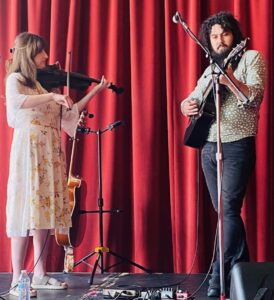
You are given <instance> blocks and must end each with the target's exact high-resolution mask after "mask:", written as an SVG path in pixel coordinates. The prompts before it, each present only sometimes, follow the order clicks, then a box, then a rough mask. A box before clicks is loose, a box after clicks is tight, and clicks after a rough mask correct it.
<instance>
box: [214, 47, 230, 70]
mask: <svg viewBox="0 0 274 300" xmlns="http://www.w3.org/2000/svg"><path fill="white" fill-rule="evenodd" d="M231 50H232V48H227V49H225V50H224V51H223V52H221V53H217V52H215V51H212V52H211V56H212V58H213V60H214V61H215V62H216V63H217V64H218V65H219V66H221V67H224V60H225V59H226V57H227V56H228V54H229V53H230V51H231Z"/></svg>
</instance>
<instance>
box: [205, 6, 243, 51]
mask: <svg viewBox="0 0 274 300" xmlns="http://www.w3.org/2000/svg"><path fill="white" fill-rule="evenodd" d="M215 24H219V25H221V26H222V28H223V29H224V31H226V32H227V31H230V32H232V34H233V45H232V47H235V46H236V45H237V44H239V43H240V42H241V41H242V40H243V34H242V32H241V30H240V24H239V22H238V21H237V20H236V19H235V18H234V16H233V15H232V13H230V12H227V11H221V12H219V13H217V14H215V15H213V16H211V17H209V18H208V19H206V20H205V21H204V22H203V23H202V25H201V28H200V33H199V38H200V41H201V42H202V44H203V45H204V46H206V47H207V48H208V49H209V50H210V51H212V48H211V43H210V32H211V28H212V26H213V25H215Z"/></svg>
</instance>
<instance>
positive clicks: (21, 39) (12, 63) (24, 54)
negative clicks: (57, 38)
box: [6, 32, 46, 88]
mask: <svg viewBox="0 0 274 300" xmlns="http://www.w3.org/2000/svg"><path fill="white" fill-rule="evenodd" d="M45 48H46V44H45V42H44V40H43V38H42V37H40V36H39V35H36V34H33V33H29V32H22V33H20V34H19V35H17V37H16V38H15V41H14V48H13V49H12V53H13V57H12V59H10V60H8V61H7V63H6V67H7V75H9V74H11V73H13V72H19V73H20V74H21V75H22V77H23V80H22V84H24V85H25V86H28V87H31V88H34V87H36V74H37V68H36V65H35V63H34V57H35V56H36V55H37V54H38V53H40V52H41V51H42V50H44V49H45Z"/></svg>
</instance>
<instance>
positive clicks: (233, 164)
mask: <svg viewBox="0 0 274 300" xmlns="http://www.w3.org/2000/svg"><path fill="white" fill-rule="evenodd" d="M216 151H217V144H216V143H211V142H207V143H206V144H205V145H204V146H203V148H202V168H203V172H204V175H205V179H206V183H207V187H208V190H209V193H210V196H211V200H212V204H213V207H214V209H215V210H216V212H217V210H218V191H217V161H216ZM255 153H256V152H255V137H248V138H244V139H241V140H239V141H236V142H230V143H223V144H222V154H223V162H222V164H223V170H222V200H223V208H224V265H225V278H226V281H227V283H226V284H229V280H230V270H231V268H232V266H233V265H234V264H236V263H237V262H240V261H248V260H249V252H248V247H247V243H246V233H245V228H244V224H243V220H242V218H241V208H242V205H243V199H244V195H245V191H246V187H247V183H248V179H249V176H250V174H251V172H252V171H253V169H254V166H255V160H256V154H255ZM217 248H218V247H217ZM218 250H219V249H217V255H216V259H215V262H214V264H213V268H212V279H211V285H216V286H218V285H219V282H220V277H219V274H220V264H219V251H218Z"/></svg>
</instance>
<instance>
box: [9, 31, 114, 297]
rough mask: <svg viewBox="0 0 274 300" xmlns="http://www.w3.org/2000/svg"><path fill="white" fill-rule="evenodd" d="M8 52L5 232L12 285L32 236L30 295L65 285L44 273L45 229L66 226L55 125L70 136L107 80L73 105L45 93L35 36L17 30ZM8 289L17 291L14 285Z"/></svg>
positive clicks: (42, 55) (40, 45)
mask: <svg viewBox="0 0 274 300" xmlns="http://www.w3.org/2000/svg"><path fill="white" fill-rule="evenodd" d="M12 56H13V57H12V60H10V61H8V63H7V80H6V101H7V120H8V125H9V126H10V127H12V128H14V133H13V141H12V146H11V153H10V171H9V179H8V188H7V207H6V212H7V235H8V236H9V237H10V238H11V258H12V268H13V279H12V287H14V286H16V284H17V282H18V278H19V275H20V271H21V270H22V269H24V261H25V256H26V249H27V244H28V237H29V236H30V235H32V236H33V245H34V262H37V264H36V265H35V268H34V276H33V280H32V288H33V289H32V290H31V296H32V297H35V296H36V294H37V293H36V289H66V288H67V284H66V283H65V282H60V281H58V280H56V279H54V278H50V277H49V276H47V275H46V259H47V254H48V243H47V242H46V241H47V237H48V234H49V232H52V230H53V229H56V228H58V229H65V228H68V227H70V226H71V216H70V209H69V206H68V193H67V177H66V166H65V159H64V152H63V150H62V149H61V138H60V127H61V126H62V128H63V129H64V130H65V131H66V132H67V133H68V134H69V135H70V136H73V134H74V131H75V129H76V126H77V123H78V119H79V112H81V111H82V110H83V109H84V108H85V106H86V105H87V104H88V102H89V101H90V100H91V99H92V98H93V97H94V96H95V95H96V94H98V93H99V92H100V91H102V90H103V89H105V88H107V87H108V86H109V82H108V81H107V80H106V79H105V78H104V77H102V79H101V82H100V83H99V84H98V85H96V86H95V87H94V88H93V89H92V90H90V91H89V92H88V93H87V95H86V96H85V97H84V98H82V99H81V100H80V101H79V102H78V103H75V104H73V102H72V100H71V98H70V97H69V96H65V95H61V94H57V93H53V92H49V91H47V90H45V89H44V88H43V87H42V86H41V85H40V83H39V82H38V81H37V77H36V76H37V69H41V68H44V67H45V66H46V62H47V59H48V55H47V53H46V51H45V42H44V40H43V39H42V38H41V37H40V36H38V35H35V34H31V33H28V32H24V33H21V34H19V35H18V36H17V37H16V39H15V44H14V48H13V50H12ZM41 253H42V254H41ZM40 255H41V257H39V256H40ZM10 293H11V294H13V295H18V290H17V288H14V289H12V290H11V291H10Z"/></svg>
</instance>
